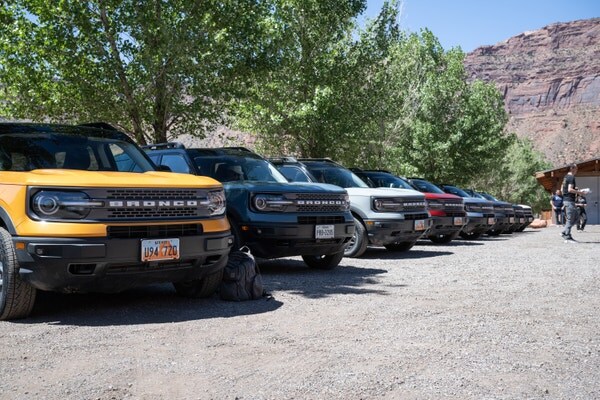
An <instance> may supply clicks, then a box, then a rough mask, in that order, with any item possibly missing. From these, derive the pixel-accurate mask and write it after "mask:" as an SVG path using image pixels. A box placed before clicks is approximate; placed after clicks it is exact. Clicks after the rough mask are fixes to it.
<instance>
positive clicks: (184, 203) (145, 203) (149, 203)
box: [108, 200, 198, 208]
mask: <svg viewBox="0 0 600 400" xmlns="http://www.w3.org/2000/svg"><path fill="white" fill-rule="evenodd" d="M108 205H109V207H114V208H118V207H127V208H131V207H133V208H137V207H140V208H142V207H197V206H198V200H126V201H118V200H111V201H109V202H108Z"/></svg>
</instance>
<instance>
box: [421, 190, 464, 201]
mask: <svg viewBox="0 0 600 400" xmlns="http://www.w3.org/2000/svg"><path fill="white" fill-rule="evenodd" d="M423 194H424V195H425V198H426V199H428V200H458V199H462V197H460V196H456V195H454V194H450V193H429V192H423Z"/></svg>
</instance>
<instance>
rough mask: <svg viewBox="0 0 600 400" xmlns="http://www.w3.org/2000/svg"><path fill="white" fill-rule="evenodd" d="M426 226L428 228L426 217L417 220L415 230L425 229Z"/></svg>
mask: <svg viewBox="0 0 600 400" xmlns="http://www.w3.org/2000/svg"><path fill="white" fill-rule="evenodd" d="M425 228H426V226H425V220H424V219H418V220H416V221H415V231H424V230H425Z"/></svg>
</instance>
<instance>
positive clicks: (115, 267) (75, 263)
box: [13, 231, 233, 293]
mask: <svg viewBox="0 0 600 400" xmlns="http://www.w3.org/2000/svg"><path fill="white" fill-rule="evenodd" d="M13 242H14V244H15V249H16V254H17V259H18V261H19V266H20V270H19V272H20V275H21V278H22V279H23V280H24V281H26V282H28V283H29V284H31V285H32V286H33V287H35V288H38V289H42V290H50V291H59V292H68V293H71V292H106V293H114V292H120V291H123V290H125V289H128V288H131V287H135V286H140V285H145V284H151V283H161V282H181V281H189V280H193V279H200V278H202V277H204V276H207V275H209V274H212V273H214V272H216V271H218V270H219V269H222V268H223V267H224V266H225V264H226V263H227V257H228V254H229V250H230V248H231V244H232V243H233V237H232V236H231V234H230V232H229V231H225V232H220V233H211V234H203V235H195V236H182V237H179V246H180V259H179V260H172V261H171V260H169V261H167V260H163V261H152V262H142V261H141V240H140V239H115V238H47V237H15V238H14V239H13Z"/></svg>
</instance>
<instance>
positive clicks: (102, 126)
mask: <svg viewBox="0 0 600 400" xmlns="http://www.w3.org/2000/svg"><path fill="white" fill-rule="evenodd" d="M77 126H89V127H90V128H98V129H106V130H110V131H117V130H118V129H117V128H115V127H114V126H112V125H111V124H109V123H106V122H88V123H85V124H78V125H77Z"/></svg>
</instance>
